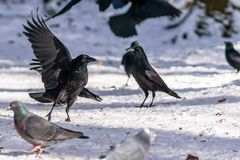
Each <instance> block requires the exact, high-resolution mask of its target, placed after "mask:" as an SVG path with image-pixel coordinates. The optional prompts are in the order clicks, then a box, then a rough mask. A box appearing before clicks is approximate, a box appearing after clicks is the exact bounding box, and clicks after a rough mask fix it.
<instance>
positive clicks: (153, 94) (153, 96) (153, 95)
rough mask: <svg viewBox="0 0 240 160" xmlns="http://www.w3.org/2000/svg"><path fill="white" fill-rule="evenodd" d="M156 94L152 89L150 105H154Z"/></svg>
mask: <svg viewBox="0 0 240 160" xmlns="http://www.w3.org/2000/svg"><path fill="white" fill-rule="evenodd" d="M155 96H156V94H155V92H154V91H152V102H151V103H150V105H149V107H152V104H153V100H154V98H155Z"/></svg>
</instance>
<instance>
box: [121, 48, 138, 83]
mask: <svg viewBox="0 0 240 160" xmlns="http://www.w3.org/2000/svg"><path fill="white" fill-rule="evenodd" d="M134 63H135V62H134V53H133V52H127V53H125V54H124V55H123V57H122V61H121V64H122V65H123V66H124V70H125V72H126V74H127V76H128V79H127V82H126V86H127V85H128V80H129V78H130V75H131V74H132V70H133V68H134Z"/></svg>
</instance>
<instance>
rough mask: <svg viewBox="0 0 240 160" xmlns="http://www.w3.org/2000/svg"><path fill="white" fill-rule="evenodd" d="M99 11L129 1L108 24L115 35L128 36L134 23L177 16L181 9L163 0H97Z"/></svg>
mask: <svg viewBox="0 0 240 160" xmlns="http://www.w3.org/2000/svg"><path fill="white" fill-rule="evenodd" d="M80 1H81V0H70V1H69V2H68V3H67V4H66V6H65V7H63V8H62V9H61V10H60V11H59V12H57V13H56V14H55V15H52V16H50V17H48V18H47V20H48V19H50V18H54V17H57V16H59V15H61V14H63V13H65V12H67V11H68V10H70V9H71V8H72V6H74V5H76V4H78V3H79V2H80ZM97 3H98V5H99V10H100V11H105V10H106V9H107V8H108V7H109V6H110V5H111V4H112V5H113V7H114V8H115V9H118V8H122V7H124V6H126V5H127V4H128V3H131V6H130V8H129V9H128V11H127V12H126V13H124V14H120V15H116V16H112V17H110V20H109V25H110V28H111V30H112V31H113V33H114V34H115V35H116V36H120V37H130V36H134V35H137V30H136V28H135V26H136V25H138V24H140V23H141V22H143V21H144V20H146V19H148V18H154V17H160V16H169V17H178V16H180V14H181V11H180V10H179V9H177V8H175V7H174V6H172V5H171V4H170V3H168V2H167V1H165V0H97Z"/></svg>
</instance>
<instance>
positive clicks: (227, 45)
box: [224, 41, 233, 49]
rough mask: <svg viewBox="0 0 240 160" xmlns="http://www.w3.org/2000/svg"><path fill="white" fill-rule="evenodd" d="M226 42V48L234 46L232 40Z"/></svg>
mask: <svg viewBox="0 0 240 160" xmlns="http://www.w3.org/2000/svg"><path fill="white" fill-rule="evenodd" d="M224 43H225V46H226V49H230V48H233V44H232V42H228V41H227V42H224Z"/></svg>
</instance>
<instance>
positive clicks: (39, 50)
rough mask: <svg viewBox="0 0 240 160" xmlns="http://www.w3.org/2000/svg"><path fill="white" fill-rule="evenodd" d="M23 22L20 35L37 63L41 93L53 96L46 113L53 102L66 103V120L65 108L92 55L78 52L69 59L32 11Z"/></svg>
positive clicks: (78, 89) (85, 78)
mask: <svg viewBox="0 0 240 160" xmlns="http://www.w3.org/2000/svg"><path fill="white" fill-rule="evenodd" d="M27 24H28V26H27V25H23V27H24V29H25V31H23V33H24V35H26V36H27V37H28V40H29V41H30V42H31V44H32V49H33V53H34V55H35V56H36V58H37V59H38V61H39V62H40V64H41V68H42V71H41V75H42V81H43V83H44V86H45V92H44V93H43V97H44V98H45V97H46V98H47V99H51V100H52V99H53V100H54V103H53V107H52V109H51V110H50V112H49V113H48V114H47V116H48V120H51V114H52V111H53V109H54V107H55V105H56V104H67V107H66V113H67V119H66V121H70V117H69V114H68V112H69V109H70V107H71V106H72V104H73V103H74V102H75V100H76V99H77V96H78V95H79V93H80V92H81V91H82V89H83V88H84V87H85V86H86V84H87V81H88V70H87V64H88V63H89V62H95V61H96V59H94V58H92V57H90V56H88V55H85V54H82V55H79V56H77V57H76V58H74V59H72V58H71V55H70V52H69V50H68V49H67V47H65V46H64V44H63V43H62V42H61V41H60V40H59V39H58V38H57V37H56V36H55V35H54V34H53V33H52V32H51V31H50V30H49V28H48V27H47V25H46V24H45V22H44V21H43V19H40V18H39V17H38V15H37V19H35V18H34V17H33V15H32V22H30V21H29V20H27Z"/></svg>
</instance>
